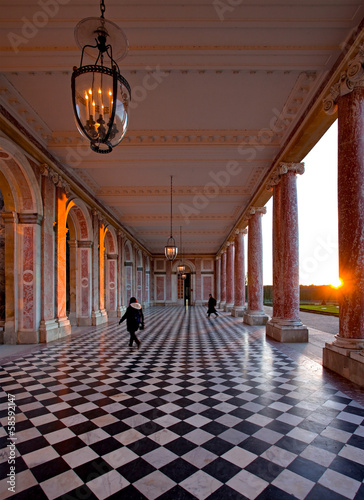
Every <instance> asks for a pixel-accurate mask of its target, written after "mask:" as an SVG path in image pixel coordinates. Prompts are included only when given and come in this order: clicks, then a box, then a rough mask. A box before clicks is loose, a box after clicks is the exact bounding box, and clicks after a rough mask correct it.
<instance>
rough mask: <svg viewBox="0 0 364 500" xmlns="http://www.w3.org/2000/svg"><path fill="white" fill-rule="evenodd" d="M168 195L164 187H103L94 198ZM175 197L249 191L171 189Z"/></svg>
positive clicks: (246, 191)
mask: <svg viewBox="0 0 364 500" xmlns="http://www.w3.org/2000/svg"><path fill="white" fill-rule="evenodd" d="M169 194H170V188H169V187H166V186H117V187H115V186H104V187H102V188H101V189H99V190H98V191H96V196H102V197H107V196H130V197H136V196H166V195H169ZM173 194H174V195H176V196H188V195H203V194H204V195H206V194H207V195H208V194H214V195H217V194H219V195H230V196H235V195H238V196H241V195H243V196H244V195H249V194H250V190H249V189H247V188H246V187H245V186H216V188H215V187H209V186H178V187H174V188H173Z"/></svg>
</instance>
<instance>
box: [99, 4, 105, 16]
mask: <svg viewBox="0 0 364 500" xmlns="http://www.w3.org/2000/svg"><path fill="white" fill-rule="evenodd" d="M100 11H101V17H102V19H104V13H105V2H104V0H101V2H100Z"/></svg>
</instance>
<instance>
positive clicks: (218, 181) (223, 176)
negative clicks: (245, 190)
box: [178, 160, 242, 224]
mask: <svg viewBox="0 0 364 500" xmlns="http://www.w3.org/2000/svg"><path fill="white" fill-rule="evenodd" d="M241 171H242V167H241V166H240V165H239V162H237V161H236V160H231V161H229V162H228V163H227V164H226V166H225V168H224V170H220V171H219V172H217V173H215V172H213V171H211V172H209V176H210V178H211V179H212V182H207V183H206V184H205V186H204V187H203V193H204V194H195V196H194V197H193V199H192V203H191V204H189V205H187V203H179V205H178V210H179V212H180V214H181V215H182V216H183V218H184V221H185V223H186V224H189V223H190V217H191V216H193V215H198V214H200V213H201V211H202V210H203V209H204V208H206V207H207V206H208V205H209V204H210V201H211V200H213V199H214V198H216V196H217V195H218V194H219V192H220V187H222V186H223V187H225V186H228V185H229V184H230V180H231V177H234V176H236V175H238V174H240V173H241Z"/></svg>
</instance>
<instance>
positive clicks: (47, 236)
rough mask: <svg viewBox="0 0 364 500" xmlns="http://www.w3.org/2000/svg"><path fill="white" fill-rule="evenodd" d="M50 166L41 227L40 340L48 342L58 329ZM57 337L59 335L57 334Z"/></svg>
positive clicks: (44, 168) (45, 170)
mask: <svg viewBox="0 0 364 500" xmlns="http://www.w3.org/2000/svg"><path fill="white" fill-rule="evenodd" d="M49 173H50V171H49V167H48V166H47V165H42V167H41V174H42V186H41V189H42V198H43V223H42V229H41V240H42V244H41V262H42V268H41V288H42V292H43V293H42V308H41V321H40V325H39V342H47V339H48V337H49V333H50V335H51V337H52V333H54V332H56V331H57V330H58V321H57V320H56V318H55V287H54V284H55V283H54V282H55V279H56V276H55V274H54V256H55V232H56V225H55V222H56V214H55V207H56V203H55V192H56V189H55V186H54V182H53V181H52V179H51V178H50V175H49ZM55 338H57V336H55Z"/></svg>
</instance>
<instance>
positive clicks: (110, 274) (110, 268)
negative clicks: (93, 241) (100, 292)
mask: <svg viewBox="0 0 364 500" xmlns="http://www.w3.org/2000/svg"><path fill="white" fill-rule="evenodd" d="M106 259H107V260H106V287H105V288H106V309H107V315H108V317H111V318H116V317H117V276H118V255H117V254H107V256H106Z"/></svg>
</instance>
